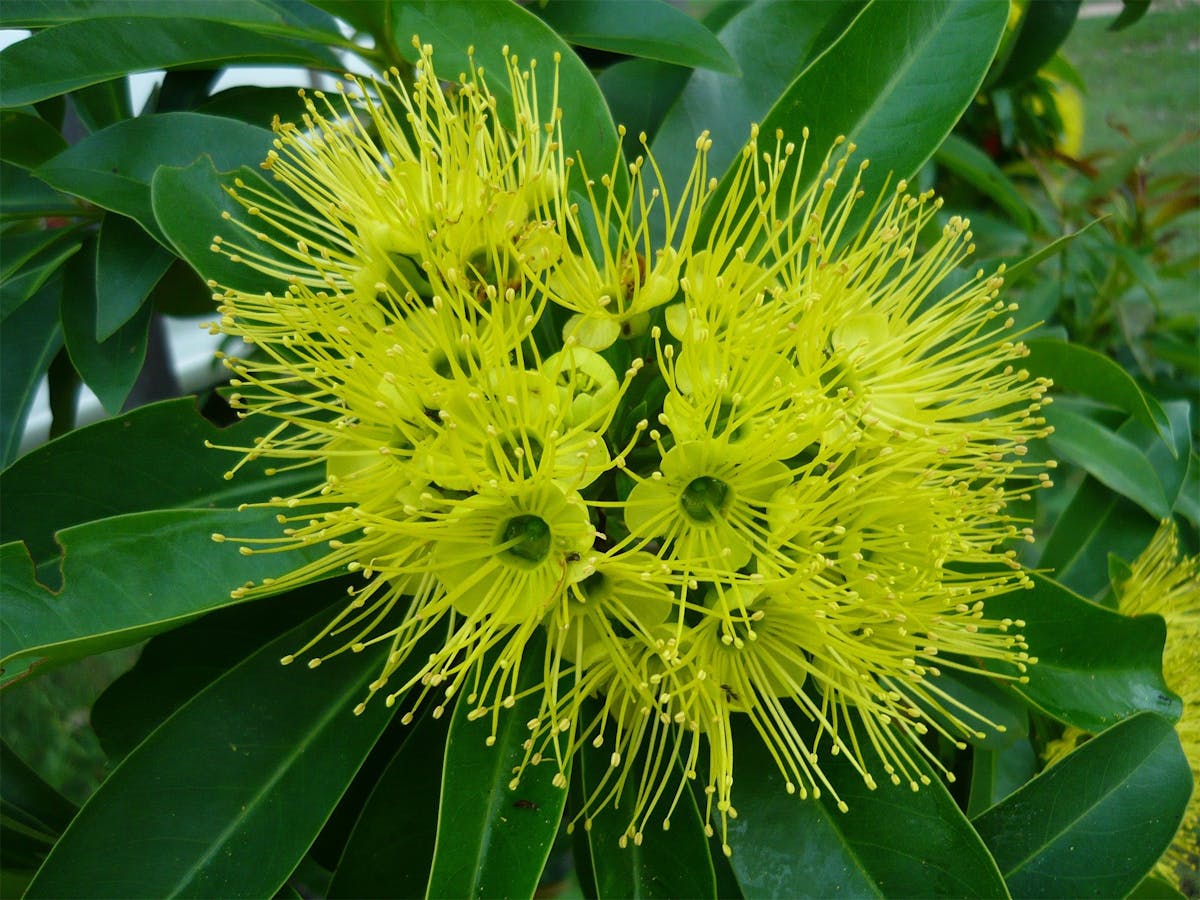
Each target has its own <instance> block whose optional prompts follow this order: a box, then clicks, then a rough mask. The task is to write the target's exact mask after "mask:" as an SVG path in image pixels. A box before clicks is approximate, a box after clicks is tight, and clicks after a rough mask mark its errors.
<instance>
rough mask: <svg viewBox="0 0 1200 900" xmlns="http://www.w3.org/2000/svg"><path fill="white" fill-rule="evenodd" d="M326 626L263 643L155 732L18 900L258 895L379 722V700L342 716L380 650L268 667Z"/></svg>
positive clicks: (279, 875)
mask: <svg viewBox="0 0 1200 900" xmlns="http://www.w3.org/2000/svg"><path fill="white" fill-rule="evenodd" d="M327 615H328V614H327V613H321V614H318V615H317V616H315V617H314V618H313V619H311V620H309V621H308V622H306V623H304V624H302V625H300V626H298V627H297V628H294V629H292V631H290V632H288V633H287V634H285V635H283V636H282V637H280V638H278V639H276V640H275V641H272V642H271V643H270V644H267V645H266V646H264V647H263V648H262V649H261V650H260V651H259V652H257V653H255V654H254V655H253V656H251V657H249V658H248V659H247V660H246V661H245V662H243V663H242V664H241V665H239V666H237V667H236V668H234V669H232V670H230V671H229V672H228V673H227V674H226V675H224V676H223V677H221V678H220V679H218V680H217V681H216V682H214V683H213V684H212V685H210V686H209V687H208V688H206V689H205V690H204V691H203V692H201V693H200V694H199V695H197V696H196V697H195V698H194V699H193V700H192V701H191V702H189V703H188V704H187V705H186V706H184V707H183V708H181V709H180V710H179V711H178V712H176V713H175V714H174V715H173V716H171V718H170V719H168V720H167V721H166V722H164V723H163V725H161V726H160V727H159V728H158V729H157V730H155V731H154V733H153V734H151V735H150V737H149V738H147V740H146V741H145V742H144V743H143V744H141V745H140V746H139V747H138V748H137V749H136V750H135V751H134V752H133V753H132V754H130V755H129V756H128V757H127V758H126V759H125V761H124V762H122V763H121V765H120V766H119V767H118V768H117V769H116V771H114V772H113V773H112V774H111V775H110V776H109V777H108V779H107V780H106V781H105V782H104V784H102V785H101V787H100V789H99V791H97V793H96V794H95V795H94V796H93V797H92V798H91V799H90V800H89V801H88V803H87V804H86V805H85V806H84V808H83V810H82V811H81V812H80V814H79V815H78V816H77V817H76V819H75V821H74V822H72V823H71V826H70V828H68V829H67V831H66V833H65V834H64V835H63V836H62V838H61V839H60V840H59V842H58V844H57V845H55V847H54V850H53V851H52V852H51V854H50V856H49V857H48V858H47V860H46V862H45V864H44V865H43V866H42V868H41V870H40V871H39V872H38V874H37V877H36V878H35V879H34V882H33V884H32V885H30V888H29V892H28V894H27V895H26V896H28V897H64V896H80V895H86V896H93V897H94V896H109V897H178V896H206V897H269V896H271V895H272V894H273V893H274V892H275V891H276V890H277V889H278V888H279V886H280V885H282V884H283V882H284V880H285V879H286V878H287V877H288V875H289V874H290V873H291V872H292V870H293V869H294V868H295V867H296V864H297V863H298V862H299V861H300V858H301V857H302V856H303V855H304V852H305V850H307V849H308V846H309V845H310V844H311V843H312V841H313V838H315V837H316V835H317V833H318V831H320V828H321V825H322V824H323V823H324V822H325V820H326V818H327V817H328V816H329V813H330V810H332V809H333V807H334V805H335V804H336V803H337V801H338V798H339V797H340V796H341V795H342V793H343V792H344V791H345V789H346V787H347V785H349V783H350V780H351V779H352V778H353V777H354V773H355V772H356V771H357V770H358V767H359V766H360V765H361V764H362V761H363V759H364V758H365V757H366V755H367V753H368V752H369V751H370V749H371V747H372V746H373V745H374V743H375V741H376V739H377V738H378V737H379V734H380V733H381V732H382V730H383V728H384V726H385V725H386V724H387V721H388V719H389V717H390V715H391V712H390V710H389V709H388V708H387V707H386V706H385V705H384V704H383V703H372V704H369V705H368V706H367V709H366V711H365V713H364V714H363V715H362V716H359V717H355V716H354V715H353V714H352V712H351V710H352V708H353V707H354V705H355V703H356V702H358V701H360V700H361V699H362V698H363V697H364V696H365V695H366V692H367V685H368V683H369V682H370V681H371V680H372V679H373V678H375V677H376V676H377V675H378V672H379V668H380V666H381V665H382V663H383V654H381V653H378V652H365V653H361V654H355V653H346V654H342V655H340V656H337V657H335V658H333V659H331V660H328V661H327V662H326V663H325V664H324V665H322V666H321V667H320V669H317V670H308V669H305V668H302V667H284V666H281V665H280V664H279V659H280V657H281V656H283V655H284V654H285V653H287V652H289V651H291V650H293V649H295V647H296V646H297V645H298V644H301V643H303V642H304V641H306V640H307V639H308V638H309V637H311V636H312V634H313V633H314V632H315V631H317V630H319V629H320V628H321V627H322V626H323V625H324V623H325V619H326V616H327ZM185 760H186V764H182V763H183V761H185Z"/></svg>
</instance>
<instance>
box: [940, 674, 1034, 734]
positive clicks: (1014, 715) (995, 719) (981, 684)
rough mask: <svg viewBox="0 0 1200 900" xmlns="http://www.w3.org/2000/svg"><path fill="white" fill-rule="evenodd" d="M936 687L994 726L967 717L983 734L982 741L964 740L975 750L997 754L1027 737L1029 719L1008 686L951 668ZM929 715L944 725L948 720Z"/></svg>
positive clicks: (1022, 702)
mask: <svg viewBox="0 0 1200 900" xmlns="http://www.w3.org/2000/svg"><path fill="white" fill-rule="evenodd" d="M933 683H934V684H935V685H936V686H937V688H938V689H939V690H942V691H945V692H946V694H948V695H949V696H950V697H951V698H953V699H954V700H956V701H958V702H959V703H961V704H962V705H963V706H964V707H966V708H968V709H971V710H974V711H975V712H976V713H978V714H979V715H980V716H982V717H983V719H986V720H987V721H988V722H990V723H991V725H986V724H984V723H983V721H982V720H980V721H977V720H975V719H974V718H973V717H969V716H968V717H967V719H966V720H967V721H968V722H972V723H975V724H976V725H977V726H978V728H979V731H980V733H981V734H982V737H976V736H971V737H965V738H964V740H966V741H967V742H968V743H970V744H972V745H973V746H975V747H980V748H984V749H988V750H998V749H1001V748H1003V747H1007V746H1008V745H1009V744H1011V743H1013V742H1014V741H1016V740H1018V739H1020V738H1022V737H1025V736H1026V735H1027V734H1028V730H1027V729H1028V719H1029V716H1028V713H1027V712H1026V708H1025V702H1024V701H1023V700H1022V699H1021V697H1020V696H1019V695H1017V694H1016V693H1015V692H1013V690H1012V689H1011V688H1010V687H1008V685H1005V684H1002V683H999V682H997V681H995V680H994V679H992V678H987V677H985V676H983V675H976V674H974V673H972V672H960V671H958V670H956V669H954V668H951V667H949V666H948V667H947V668H946V669H945V670H943V672H942V675H941V676H940V677H939V678H937V679H936V680H935V681H934V682H933ZM929 715H930V716H931V717H932V718H933V719H934V720H938V721H942V722H945V716H944V715H943V714H940V713H938V712H936V711H935V710H930V711H929ZM946 724H947V725H949V723H946ZM950 727H951V728H953V726H950Z"/></svg>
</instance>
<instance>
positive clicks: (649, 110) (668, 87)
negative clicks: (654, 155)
mask: <svg viewBox="0 0 1200 900" xmlns="http://www.w3.org/2000/svg"><path fill="white" fill-rule="evenodd" d="M691 74H692V73H691V70H689V69H685V68H683V67H682V66H672V65H669V64H667V63H660V62H654V61H652V60H649V59H628V60H625V61H624V62H619V63H616V64H615V65H611V66H609V67H608V68H607V69H605V70H604V71H603V72H601V73H600V75H599V76H598V77H597V79H596V82H597V83H598V84H599V85H600V90H602V91H603V92H604V99H605V100H607V101H608V108H609V109H611V110H612V116H613V121H615V122H616V123H617V124H618V125H624V126H625V128H626V135H625V145H624V149H625V155H626V156H627V157H635V156H637V154H638V153H640V152H641V145H640V143H638V142H637V139H638V136H639V135H641V134H645V135H646V136H647V140H651V141H653V140H654V136H655V135H656V134H657V133H658V129H659V127H660V126H661V125H662V123H663V120H664V119H665V118H666V115H667V110H669V109H670V108H671V105H672V104H673V103H674V102H675V101H676V99H678V97H679V94H680V92H681V91H682V90H683V86H684V85H685V84H687V80H688V76H689V75H691ZM647 85H653V86H654V89H653V90H647V89H646V88H647ZM658 162H659V165H660V166H661V165H662V161H658Z"/></svg>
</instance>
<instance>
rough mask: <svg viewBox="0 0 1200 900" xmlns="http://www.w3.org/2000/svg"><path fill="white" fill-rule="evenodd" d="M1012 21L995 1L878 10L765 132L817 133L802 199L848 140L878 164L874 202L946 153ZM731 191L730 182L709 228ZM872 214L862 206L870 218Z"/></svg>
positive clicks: (777, 110)
mask: <svg viewBox="0 0 1200 900" xmlns="http://www.w3.org/2000/svg"><path fill="white" fill-rule="evenodd" d="M1007 14H1008V4H1007V3H1004V2H994V0H936V2H934V0H905V2H890V3H874V4H871V5H870V6H868V7H867V8H866V9H865V10H863V12H862V13H861V14H860V15H859V16H858V17H857V18H856V19H855V20H854V22H853V23H852V24H851V25H850V27H849V28H847V29H846V31H845V33H844V34H842V36H841V37H840V38H839V39H838V40H837V41H836V42H835V43H834V44H833V45H832V46H831V47H829V49H828V50H826V51H825V52H824V53H823V54H822V55H821V56H819V57H818V58H817V59H815V60H814V61H813V63H812V64H811V65H809V66H808V67H807V68H806V69H805V70H804V71H803V72H802V73H801V74H800V76H799V77H798V78H797V79H796V80H795V81H794V82H792V84H791V85H790V86H789V87H788V89H787V90H786V91H785V92H784V93H783V95H782V96H781V97H780V98H779V99H778V100H777V101H776V102H775V105H774V106H773V107H772V108H771V111H770V112H769V113H767V115H766V117H765V118H764V119H763V121H762V129H761V133H762V134H763V135H765V136H766V137H767V140H769V141H773V140H774V137H773V136H774V134H775V132H776V130H777V129H778V130H781V131H782V132H783V133H784V135H785V136H786V137H788V138H790V139H792V140H794V141H796V142H799V140H800V138H801V134H802V131H803V129H804V128H805V127H808V128H809V129H810V137H809V146H810V150H809V152H808V153H807V154H805V157H804V164H803V166H802V167H801V171H800V175H799V181H798V183H797V187H798V189H799V190H804V189H805V188H807V187H809V186H811V185H813V184H815V183H816V180H817V178H818V177H819V174H820V170H821V165H822V161H823V159H824V157H825V151H826V149H827V148H830V147H832V146H833V144H834V141H835V140H836V139H837V138H838V137H839V136H845V137H846V139H847V140H848V141H851V142H853V143H854V144H856V145H857V146H858V148H859V153H860V157H859V158H860V159H869V160H870V161H871V167H870V168H869V169H868V170H867V171H866V172H865V173H864V177H863V180H862V182H861V189H862V190H863V191H865V193H866V196H867V197H868V198H873V196H874V194H875V193H876V192H878V191H879V190H881V188H882V187H883V185H884V184H885V183H886V181H887V179H888V178H889V177H890V178H892V179H896V178H907V177H909V176H910V175H912V174H913V173H914V172H916V171H917V169H919V168H920V167H921V165H922V164H923V163H924V162H925V161H926V160H927V159H928V158H929V157H930V156H931V155H932V154H933V152H934V151H935V150H937V148H938V147H940V146H941V144H942V142H943V141H944V140H945V138H946V135H947V134H949V133H950V129H951V128H952V127H953V126H954V123H955V122H957V121H958V118H959V116H960V115H962V112H963V110H964V109H966V107H967V104H969V103H970V102H971V100H972V99H973V98H974V97H975V94H976V92H977V91H978V89H979V85H980V84H981V83H982V81H983V76H984V74H985V72H986V71H987V67H988V64H989V63H990V62H991V59H992V56H993V54H994V53H995V52H996V46H997V44H998V43H999V41H1000V34H1001V32H1002V31H1003V30H1004V25H1005V21H1006V18H1007ZM848 73H853V77H849V76H848ZM914 110H920V115H919V116H915V115H914ZM848 180H849V179H847V181H848ZM731 183H732V173H727V174H726V176H725V178H724V179H723V180H722V184H721V187H720V189H719V191H718V196H717V197H716V198H714V200H713V201H712V202H710V205H709V207H708V212H707V214H706V218H705V221H706V222H708V223H711V221H712V218H713V216H714V215H715V213H716V210H717V208H718V207H719V201H720V198H721V197H723V196H724V193H725V192H726V191H728V189H729V186H730V184H731ZM869 206H870V204H869V203H864V204H862V209H861V214H862V215H865V214H866V212H867V211H868V209H869ZM702 230H703V226H702Z"/></svg>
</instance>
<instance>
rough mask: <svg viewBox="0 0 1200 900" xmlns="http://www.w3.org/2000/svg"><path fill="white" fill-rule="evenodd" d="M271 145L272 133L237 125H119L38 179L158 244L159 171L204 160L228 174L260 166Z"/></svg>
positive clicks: (179, 117)
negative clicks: (126, 220)
mask: <svg viewBox="0 0 1200 900" xmlns="http://www.w3.org/2000/svg"><path fill="white" fill-rule="evenodd" d="M271 140H272V135H271V132H270V131H268V130H267V129H265V128H257V127H255V126H253V125H247V124H246V123H244V122H238V121H236V120H233V119H224V118H221V117H219V116H205V115H200V114H199V113H191V112H173V113H162V114H161V115H155V116H142V117H139V118H136V119H129V120H127V121H124V122H118V123H117V124H116V125H113V126H112V127H110V128H106V129H104V130H103V131H100V132H97V133H96V134H93V135H91V136H89V137H87V138H84V139H83V140H82V141H80V142H79V143H78V144H75V145H74V146H73V147H71V148H70V149H68V150H67V151H66V152H64V153H60V154H59V155H58V156H56V157H54V158H53V159H51V160H50V161H49V162H47V163H46V164H45V165H44V166H42V167H41V168H40V169H38V171H37V175H38V177H39V178H44V179H45V180H46V181H47V182H48V183H49V184H51V185H53V186H54V187H57V188H59V189H60V190H63V191H66V192H67V193H69V194H74V195H76V196H79V197H83V198H84V199H86V200H89V201H91V202H92V203H95V204H96V205H97V206H102V207H104V208H105V209H110V210H112V211H113V212H118V213H121V214H122V215H126V216H129V217H130V218H133V219H136V220H137V221H138V223H139V224H140V225H141V226H142V227H143V228H145V229H146V230H147V231H148V232H150V234H152V235H154V236H155V237H156V238H158V237H161V234H160V232H159V228H158V223H157V221H156V220H155V218H154V213H153V212H152V210H151V197H150V183H151V180H152V179H153V177H154V173H155V171H156V170H157V169H158V168H159V166H186V165H188V164H189V163H192V162H193V161H194V160H196V159H197V158H200V157H202V156H204V157H210V158H211V160H212V162H213V163H215V164H216V165H217V166H219V167H221V168H223V169H233V168H237V167H238V166H240V165H243V164H258V163H259V162H261V161H262V160H263V159H264V158H265V157H266V155H267V151H268V150H269V149H270V147H271ZM209 237H210V238H211V237H212V235H211V234H210V235H209ZM168 246H169V245H168Z"/></svg>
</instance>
